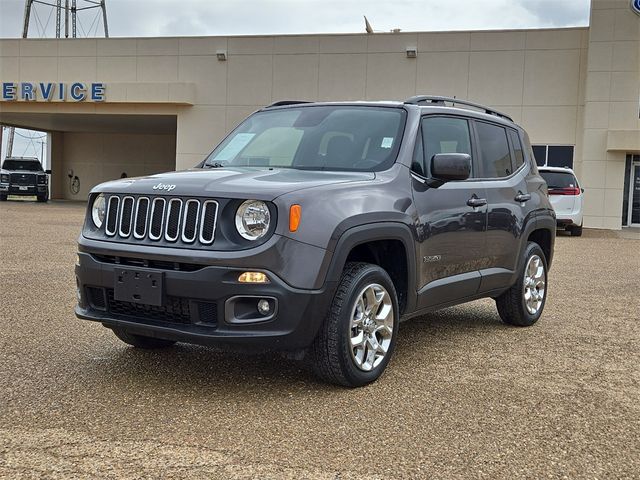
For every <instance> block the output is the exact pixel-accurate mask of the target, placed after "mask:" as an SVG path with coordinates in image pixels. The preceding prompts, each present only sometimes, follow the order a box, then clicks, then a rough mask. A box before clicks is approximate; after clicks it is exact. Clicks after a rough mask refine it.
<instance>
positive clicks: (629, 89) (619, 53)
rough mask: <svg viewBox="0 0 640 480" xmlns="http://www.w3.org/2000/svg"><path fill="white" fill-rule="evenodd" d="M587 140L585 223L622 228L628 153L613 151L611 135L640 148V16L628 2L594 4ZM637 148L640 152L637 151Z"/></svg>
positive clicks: (582, 166) (599, 0)
mask: <svg viewBox="0 0 640 480" xmlns="http://www.w3.org/2000/svg"><path fill="white" fill-rule="evenodd" d="M588 51H589V58H588V62H587V77H586V93H585V114H584V136H583V139H582V155H581V156H580V157H579V160H580V164H579V173H580V176H581V180H582V184H583V186H584V187H585V188H586V194H585V204H584V214H585V218H584V224H585V226H587V227H595V228H608V229H619V228H620V227H621V222H622V199H623V188H624V171H625V156H626V153H627V150H626V149H617V148H616V149H615V150H614V149H613V148H611V147H612V145H610V144H609V137H610V136H611V133H612V132H613V133H614V136H615V135H616V134H619V135H621V136H625V137H628V138H629V139H630V140H633V139H634V137H635V144H633V142H626V143H627V146H628V147H630V148H629V151H630V152H631V151H636V153H637V149H640V119H639V118H638V117H639V115H638V108H639V105H638V104H639V99H640V62H639V56H640V17H638V16H637V15H635V14H634V13H633V12H632V11H631V9H630V8H629V2H628V1H626V0H593V2H592V4H591V21H590V29H589V44H588ZM633 149H636V150H633Z"/></svg>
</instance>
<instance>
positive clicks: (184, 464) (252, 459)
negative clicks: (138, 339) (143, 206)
mask: <svg viewBox="0 0 640 480" xmlns="http://www.w3.org/2000/svg"><path fill="white" fill-rule="evenodd" d="M83 214H84V206H83V205H79V204H72V203H50V204H47V205H42V204H36V203H27V202H6V203H2V204H0V262H1V267H0V328H1V336H0V382H1V385H0V477H3V478H4V477H7V478H70V477H75V478H78V477H80V478H91V477H101V478H121V477H124V478H143V477H144V478H149V477H151V478H159V477H166V478H175V477H188V478H274V479H275V478H278V479H281V478H327V479H349V478H417V477H436V478H491V479H493V478H525V477H526V478H542V477H553V478H558V477H565V478H632V477H634V478H638V477H639V475H640V474H639V472H640V362H639V360H640V350H639V347H640V318H639V317H640V301H639V298H640V296H639V292H640V290H639V286H638V285H639V284H640V240H636V239H633V238H620V235H617V234H615V233H612V232H597V231H585V235H584V236H583V237H581V238H571V237H566V236H559V238H558V239H557V242H556V256H555V263H554V268H553V269H552V271H551V276H550V293H549V298H548V301H547V307H546V310H545V313H544V315H543V317H542V319H541V320H540V321H539V322H538V323H537V324H536V325H535V326H534V327H532V328H526V329H519V328H509V327H506V326H504V325H502V324H501V323H500V321H499V319H498V316H497V313H496V311H495V308H494V305H493V302H491V301H488V300H483V301H478V302H474V303H471V304H468V305H464V306H460V307H456V308H450V309H447V310H444V311H441V312H438V313H435V314H432V315H429V316H425V317H423V318H420V319H417V320H414V321H411V322H408V323H404V324H402V326H401V329H400V337H399V340H398V345H397V349H396V352H395V356H394V358H393V360H392V362H391V364H390V366H389V368H388V369H387V373H386V374H385V375H384V376H383V377H382V378H381V379H380V380H379V381H378V382H377V383H375V384H373V385H371V386H368V387H366V388H362V389H357V390H346V389H341V388H337V387H333V386H329V385H326V384H323V383H321V382H319V381H317V380H316V379H315V378H314V377H313V375H312V374H311V373H310V372H309V371H308V370H307V369H305V368H304V367H303V366H302V365H301V364H299V363H297V362H294V361H288V360H284V359H283V358H281V357H280V356H278V355H261V356H243V355H239V354H229V353H221V352H218V351H216V350H213V349H208V348H203V347H196V346H189V345H178V346H176V347H175V348H172V349H169V350H168V351H165V352H163V353H158V352H156V353H150V352H141V351H136V350H134V349H132V348H129V347H127V346H125V345H124V344H123V343H120V342H119V341H118V340H117V339H116V338H115V336H113V334H111V332H110V331H108V330H107V329H105V328H103V327H102V326H100V325H98V324H93V323H90V322H83V321H80V320H77V319H76V318H75V316H74V315H73V310H72V309H73V306H74V303H75V291H74V290H75V289H74V275H73V263H74V258H75V241H76V237H77V235H78V233H79V229H80V225H81V223H82V217H83ZM626 236H630V235H629V234H627V235H626ZM631 237H633V235H631Z"/></svg>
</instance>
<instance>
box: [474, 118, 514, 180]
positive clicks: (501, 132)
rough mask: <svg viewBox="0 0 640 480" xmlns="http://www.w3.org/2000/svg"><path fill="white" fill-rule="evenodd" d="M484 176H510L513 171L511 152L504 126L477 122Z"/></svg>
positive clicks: (482, 173) (482, 175)
mask: <svg viewBox="0 0 640 480" xmlns="http://www.w3.org/2000/svg"><path fill="white" fill-rule="evenodd" d="M476 129H477V131H478V149H479V151H480V165H481V170H482V171H481V172H480V176H481V177H482V178H501V177H508V176H509V175H511V174H512V173H513V169H512V168H511V154H510V152H509V143H508V142H507V132H506V131H505V129H504V127H499V126H498V125H492V124H490V123H484V122H476Z"/></svg>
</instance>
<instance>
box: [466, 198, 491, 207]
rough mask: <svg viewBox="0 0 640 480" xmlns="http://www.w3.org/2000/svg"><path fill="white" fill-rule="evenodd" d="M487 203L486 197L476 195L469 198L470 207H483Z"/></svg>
mask: <svg viewBox="0 0 640 480" xmlns="http://www.w3.org/2000/svg"><path fill="white" fill-rule="evenodd" d="M486 204H487V199H486V198H478V197H476V196H475V195H474V196H473V197H471V198H470V199H469V200H467V205H469V206H470V207H473V208H476V207H483V206H485V205H486Z"/></svg>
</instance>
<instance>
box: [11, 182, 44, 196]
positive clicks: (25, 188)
mask: <svg viewBox="0 0 640 480" xmlns="http://www.w3.org/2000/svg"><path fill="white" fill-rule="evenodd" d="M0 193H1V194H3V195H24V196H33V195H42V194H45V193H47V185H9V184H8V183H3V184H0Z"/></svg>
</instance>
